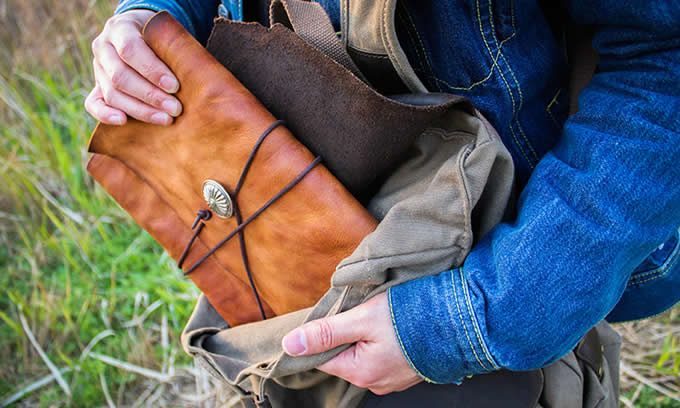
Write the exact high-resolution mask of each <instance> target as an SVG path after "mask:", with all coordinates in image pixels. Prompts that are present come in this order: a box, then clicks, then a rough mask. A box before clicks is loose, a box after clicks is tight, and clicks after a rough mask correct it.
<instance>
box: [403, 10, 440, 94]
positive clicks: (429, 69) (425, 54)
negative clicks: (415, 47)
mask: <svg viewBox="0 0 680 408" xmlns="http://www.w3.org/2000/svg"><path fill="white" fill-rule="evenodd" d="M399 4H400V3H397V6H398V5H399ZM402 9H403V10H404V14H406V17H407V18H408V23H409V24H410V25H411V27H412V28H413V31H414V32H415V34H416V39H417V40H418V43H420V49H421V50H422V51H423V59H424V60H425V63H426V64H427V69H428V73H427V74H426V75H429V76H432V77H434V71H433V70H432V64H431V63H430V57H429V55H428V54H427V50H426V49H425V44H424V43H423V40H422V39H421V38H420V33H419V32H418V29H417V28H416V24H415V22H414V21H413V18H412V17H411V13H409V12H408V10H407V9H406V6H404V7H402ZM402 20H405V19H404V17H403V16H402ZM407 32H408V30H407ZM409 37H410V35H409ZM421 65H422V64H421ZM423 71H425V70H424V69H423ZM436 85H437V89H438V90H439V92H442V88H441V86H439V84H436Z"/></svg>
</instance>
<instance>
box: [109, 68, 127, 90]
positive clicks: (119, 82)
mask: <svg viewBox="0 0 680 408" xmlns="http://www.w3.org/2000/svg"><path fill="white" fill-rule="evenodd" d="M126 81H127V73H126V72H125V71H124V70H117V71H115V72H114V73H113V74H112V75H111V84H113V86H114V87H115V88H116V89H121V88H122V87H124V86H125V83H126Z"/></svg>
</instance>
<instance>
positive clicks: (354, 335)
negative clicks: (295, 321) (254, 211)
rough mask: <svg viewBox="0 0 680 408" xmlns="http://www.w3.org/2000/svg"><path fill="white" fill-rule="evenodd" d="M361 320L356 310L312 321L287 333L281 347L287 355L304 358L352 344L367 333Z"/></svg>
mask: <svg viewBox="0 0 680 408" xmlns="http://www.w3.org/2000/svg"><path fill="white" fill-rule="evenodd" d="M361 320H362V319H361V314H360V313H359V312H358V311H357V310H356V309H352V310H348V311H347V312H343V313H340V314H337V315H334V316H330V317H325V318H323V319H319V320H314V321H311V322H309V323H306V324H304V325H302V326H300V327H298V328H297V329H295V330H293V331H291V332H290V333H288V334H287V335H286V336H285V337H284V338H283V340H282V341H281V345H282V346H283V350H284V351H285V352H286V354H288V355H291V356H304V355H308V354H317V353H321V352H323V351H327V350H330V349H333V348H335V347H338V346H341V345H343V344H347V343H354V342H357V341H359V340H361V339H362V338H363V337H364V336H365V334H366V332H367V329H366V325H364V324H361Z"/></svg>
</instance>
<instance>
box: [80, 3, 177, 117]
mask: <svg viewBox="0 0 680 408" xmlns="http://www.w3.org/2000/svg"><path fill="white" fill-rule="evenodd" d="M154 14H155V12H154V11H151V10H145V9H134V10H128V11H126V12H124V13H121V14H119V15H116V16H113V17H111V18H110V19H109V20H108V21H107V22H106V25H105V26H104V30H103V31H102V32H101V34H99V36H97V38H95V39H94V41H92V52H93V53H94V60H93V62H92V64H93V65H94V78H95V86H94V88H93V89H92V92H90V94H89V95H88V96H87V99H85V109H86V110H87V111H88V112H89V113H90V114H91V115H92V116H93V117H94V118H95V119H97V120H99V121H101V122H103V123H107V124H109V125H122V124H124V123H125V122H126V121H127V115H130V116H131V117H133V118H135V119H138V120H141V121H144V122H148V123H153V124H157V125H169V124H171V123H172V120H173V117H176V116H178V115H179V114H180V113H181V112H182V105H181V104H180V102H179V100H177V98H175V97H174V96H172V95H171V94H172V93H175V92H177V90H178V89H179V82H178V81H177V78H175V76H174V75H173V73H172V72H171V71H170V69H169V68H168V67H167V66H166V65H165V64H164V63H163V62H162V61H161V60H160V59H159V58H158V57H157V56H156V54H154V52H153V51H152V50H151V48H149V46H148V45H146V43H145V42H144V39H143V38H142V27H144V23H145V22H146V21H147V20H148V19H149V18H150V17H151V16H153V15H154Z"/></svg>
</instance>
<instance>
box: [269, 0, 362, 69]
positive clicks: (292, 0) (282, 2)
mask: <svg viewBox="0 0 680 408" xmlns="http://www.w3.org/2000/svg"><path fill="white" fill-rule="evenodd" d="M269 22H270V24H271V25H274V24H275V23H280V24H282V25H284V26H286V27H288V28H289V29H291V30H292V31H294V32H295V33H296V34H297V35H299V36H300V37H301V38H302V39H303V40H305V41H307V42H308V43H310V44H311V45H313V46H314V47H316V48H317V49H318V50H319V51H321V52H322V53H324V54H326V55H327V56H329V57H330V58H332V59H333V60H334V61H336V62H337V63H339V64H340V65H342V66H343V67H345V68H347V69H348V70H349V71H350V72H352V73H353V74H354V75H356V76H357V77H359V78H360V79H361V80H362V81H364V82H366V78H364V76H363V75H362V74H361V71H359V68H357V66H356V65H355V64H354V61H352V58H351V57H350V56H349V54H348V53H347V50H345V47H344V46H343V45H342V41H340V39H339V38H338V34H337V33H336V32H335V30H334V29H333V24H331V20H330V19H329V18H328V14H326V11H325V10H324V9H323V7H321V5H320V4H319V3H316V2H312V1H301V0H273V1H272V2H271V6H270V9H269Z"/></svg>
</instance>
